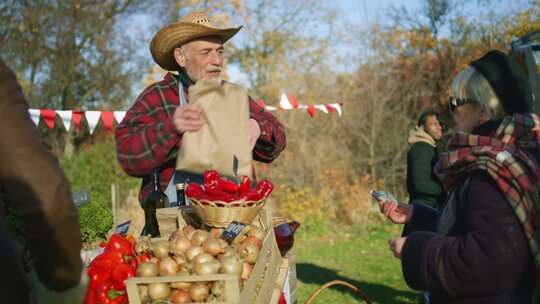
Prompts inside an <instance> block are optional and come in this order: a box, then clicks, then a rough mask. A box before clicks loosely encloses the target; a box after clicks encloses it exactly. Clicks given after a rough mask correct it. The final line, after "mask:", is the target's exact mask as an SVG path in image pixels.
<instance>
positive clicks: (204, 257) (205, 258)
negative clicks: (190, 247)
mask: <svg viewBox="0 0 540 304" xmlns="http://www.w3.org/2000/svg"><path fill="white" fill-rule="evenodd" d="M215 260H216V259H215V258H214V256H213V255H211V254H209V253H206V252H203V253H201V254H198V255H197V256H196V257H195V258H193V261H192V262H193V264H195V265H197V264H201V263H207V262H212V261H215Z"/></svg>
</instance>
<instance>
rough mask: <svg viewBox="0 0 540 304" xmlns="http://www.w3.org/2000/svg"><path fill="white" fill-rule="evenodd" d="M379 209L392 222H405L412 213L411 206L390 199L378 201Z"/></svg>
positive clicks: (409, 218)
mask: <svg viewBox="0 0 540 304" xmlns="http://www.w3.org/2000/svg"><path fill="white" fill-rule="evenodd" d="M379 209H380V210H381V213H382V214H384V215H385V216H386V217H387V218H388V219H390V220H391V221H392V222H393V223H394V224H407V223H408V222H409V221H410V220H411V217H412V214H413V209H414V208H413V206H412V205H406V204H402V203H397V204H396V203H395V202H390V201H383V202H379Z"/></svg>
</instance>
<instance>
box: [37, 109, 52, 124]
mask: <svg viewBox="0 0 540 304" xmlns="http://www.w3.org/2000/svg"><path fill="white" fill-rule="evenodd" d="M39 114H40V115H41V117H42V118H43V120H44V121H45V124H46V125H47V127H49V129H53V128H54V116H55V115H56V113H55V112H54V110H50V109H41V111H40V113H39Z"/></svg>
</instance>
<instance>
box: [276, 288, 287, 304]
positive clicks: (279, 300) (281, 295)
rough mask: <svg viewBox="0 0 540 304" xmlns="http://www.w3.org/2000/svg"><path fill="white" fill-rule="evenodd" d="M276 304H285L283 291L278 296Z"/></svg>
mask: <svg viewBox="0 0 540 304" xmlns="http://www.w3.org/2000/svg"><path fill="white" fill-rule="evenodd" d="M278 304H287V299H285V293H284V292H283V291H282V292H281V294H279V299H278Z"/></svg>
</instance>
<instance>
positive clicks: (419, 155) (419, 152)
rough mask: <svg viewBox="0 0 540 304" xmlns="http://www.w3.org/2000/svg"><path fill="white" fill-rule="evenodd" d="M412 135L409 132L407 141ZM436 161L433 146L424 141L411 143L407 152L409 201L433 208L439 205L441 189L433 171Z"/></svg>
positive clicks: (441, 195)
mask: <svg viewBox="0 0 540 304" xmlns="http://www.w3.org/2000/svg"><path fill="white" fill-rule="evenodd" d="M424 133H425V132H424ZM425 135H427V134H425ZM427 136H428V135H427ZM413 137H414V134H411V137H410V138H409V142H411V138H413ZM436 162H437V151H436V149H435V146H433V145H432V144H430V143H427V142H426V141H414V142H413V143H412V145H411V148H410V149H409V152H408V153H407V191H408V192H409V200H410V202H418V203H423V204H426V205H429V206H431V207H435V208H437V207H438V206H439V205H440V203H441V200H442V199H443V191H442V187H441V185H440V183H439V180H438V179H437V177H436V176H435V174H434V173H433V166H434V165H435V163H436Z"/></svg>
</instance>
